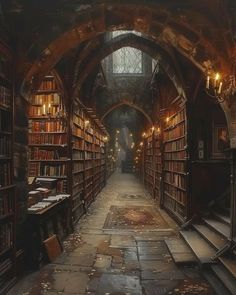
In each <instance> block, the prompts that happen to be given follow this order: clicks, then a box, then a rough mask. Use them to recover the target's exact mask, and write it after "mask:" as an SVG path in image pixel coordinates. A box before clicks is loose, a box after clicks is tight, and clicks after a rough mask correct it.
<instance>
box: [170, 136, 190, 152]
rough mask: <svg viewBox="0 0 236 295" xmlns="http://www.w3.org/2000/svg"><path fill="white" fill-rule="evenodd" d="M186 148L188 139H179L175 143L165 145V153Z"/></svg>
mask: <svg viewBox="0 0 236 295" xmlns="http://www.w3.org/2000/svg"><path fill="white" fill-rule="evenodd" d="M184 148H186V139H185V138H179V139H177V140H175V141H171V142H166V143H165V152H174V151H176V150H181V149H184Z"/></svg>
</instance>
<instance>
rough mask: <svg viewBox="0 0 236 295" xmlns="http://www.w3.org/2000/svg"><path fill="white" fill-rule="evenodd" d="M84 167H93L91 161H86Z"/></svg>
mask: <svg viewBox="0 0 236 295" xmlns="http://www.w3.org/2000/svg"><path fill="white" fill-rule="evenodd" d="M84 168H85V169H90V168H93V162H92V161H86V162H85V165H84Z"/></svg>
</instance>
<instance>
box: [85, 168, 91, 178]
mask: <svg viewBox="0 0 236 295" xmlns="http://www.w3.org/2000/svg"><path fill="white" fill-rule="evenodd" d="M84 173H85V179H87V178H89V177H92V176H93V169H89V170H85V172H84Z"/></svg>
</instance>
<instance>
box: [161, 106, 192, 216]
mask: <svg viewBox="0 0 236 295" xmlns="http://www.w3.org/2000/svg"><path fill="white" fill-rule="evenodd" d="M186 126H187V121H186V108H185V106H182V107H179V109H178V110H177V111H175V113H174V114H173V115H172V116H171V117H169V118H168V120H167V122H166V128H165V129H164V142H163V144H164V155H163V157H164V167H163V193H164V207H165V208H166V209H168V210H169V211H170V212H171V213H172V214H173V215H174V216H175V217H176V218H177V219H178V220H179V221H180V222H184V221H185V219H186V214H187V208H186V206H187V130H186V129H187V128H186Z"/></svg>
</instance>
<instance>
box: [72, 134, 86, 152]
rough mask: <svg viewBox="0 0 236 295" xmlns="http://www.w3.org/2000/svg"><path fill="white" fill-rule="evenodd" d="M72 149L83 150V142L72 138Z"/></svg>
mask: <svg viewBox="0 0 236 295" xmlns="http://www.w3.org/2000/svg"><path fill="white" fill-rule="evenodd" d="M73 148H74V149H78V150H83V149H84V144H83V140H82V139H79V138H76V137H73Z"/></svg>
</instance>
